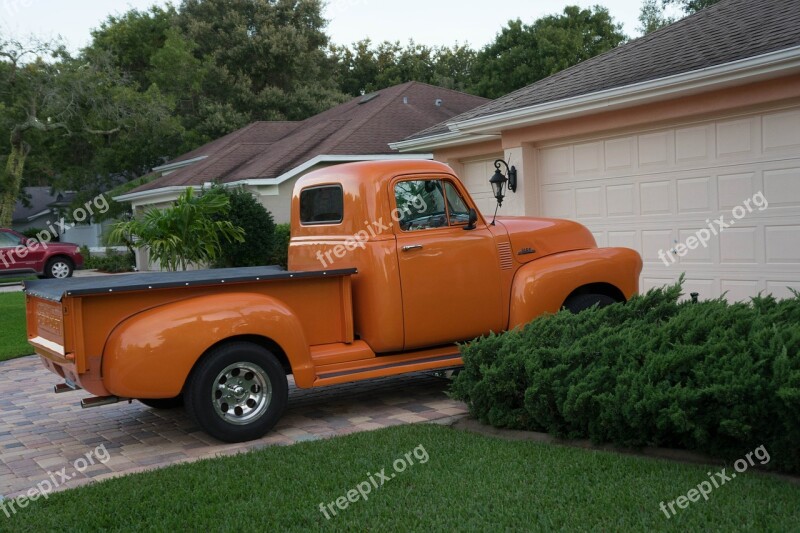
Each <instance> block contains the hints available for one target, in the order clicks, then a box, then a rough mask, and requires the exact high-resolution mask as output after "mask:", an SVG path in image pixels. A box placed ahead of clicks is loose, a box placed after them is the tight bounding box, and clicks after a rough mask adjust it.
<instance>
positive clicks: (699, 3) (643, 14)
mask: <svg viewBox="0 0 800 533" xmlns="http://www.w3.org/2000/svg"><path fill="white" fill-rule="evenodd" d="M719 1H720V0H644V3H643V4H642V8H641V10H640V11H639V23H640V24H641V26H639V28H637V29H638V30H639V31H640V32H641V33H642V35H647V34H649V33H652V32H654V31H656V30H659V29H661V28H663V27H665V26H668V25H670V24H672V23H673V22H675V21H676V20H677V19H676V18H675V17H671V16H668V15H667V9H668V8H670V7H677V8H680V10H681V11H683V13H684V14H686V15H692V14H694V13H697V12H698V11H700V10H701V9H705V8H707V7H710V6H713V5H714V4H716V3H717V2H719Z"/></svg>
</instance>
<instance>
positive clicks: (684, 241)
mask: <svg viewBox="0 0 800 533" xmlns="http://www.w3.org/2000/svg"><path fill="white" fill-rule="evenodd" d="M538 156H539V157H538V165H539V167H538V175H537V179H538V186H539V190H540V195H539V198H540V205H539V212H540V213H541V214H542V215H543V216H547V217H557V218H569V219H574V220H578V221H580V222H582V223H583V224H585V225H587V226H588V227H589V228H590V229H591V231H592V232H593V233H594V234H595V236H596V238H597V242H598V244H599V245H601V246H625V247H630V248H633V249H635V250H638V251H639V252H640V253H641V254H642V256H643V258H644V261H645V267H644V272H643V276H642V288H643V290H647V289H649V288H652V287H656V286H661V285H664V284H666V283H672V282H674V280H676V279H677V278H678V277H679V276H680V274H681V273H682V272H685V273H686V276H687V283H686V285H685V288H686V292H687V293H689V292H699V293H700V294H701V297H704V298H706V297H718V296H720V295H721V294H723V293H727V297H728V299H729V300H731V301H738V300H744V299H747V298H749V297H751V296H754V295H757V294H758V293H760V292H768V293H772V294H774V295H775V296H777V297H786V296H789V295H790V291H789V289H788V287H791V288H793V289H795V290H800V107H797V106H795V107H792V108H783V109H773V110H770V111H767V112H761V113H758V114H751V115H745V116H737V117H726V118H724V119H723V118H720V119H718V120H713V121H705V122H699V123H692V124H681V125H675V126H674V127H669V128H664V129H659V130H654V131H646V132H642V131H637V132H631V133H630V134H627V135H616V136H606V137H598V138H592V139H585V140H581V141H580V142H570V143H562V144H553V145H548V146H541V147H539V149H538Z"/></svg>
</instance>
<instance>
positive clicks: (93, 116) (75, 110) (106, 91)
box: [0, 40, 168, 226]
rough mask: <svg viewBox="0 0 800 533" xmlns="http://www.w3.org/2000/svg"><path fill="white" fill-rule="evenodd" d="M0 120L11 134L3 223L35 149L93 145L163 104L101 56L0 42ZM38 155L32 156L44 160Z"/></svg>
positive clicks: (0, 213) (151, 115)
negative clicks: (133, 86)
mask: <svg viewBox="0 0 800 533" xmlns="http://www.w3.org/2000/svg"><path fill="white" fill-rule="evenodd" d="M0 102H2V113H0V124H1V125H2V128H0V129H2V130H4V131H7V132H9V133H10V135H9V151H8V153H7V155H6V157H5V160H6V161H5V169H4V171H3V173H2V175H0V225H2V226H8V225H10V224H11V218H12V215H13V212H14V206H15V204H16V200H17V198H18V196H19V191H20V188H21V186H22V182H23V177H24V174H25V166H26V162H27V161H28V157H29V156H30V155H31V153H32V150H33V149H34V147H36V148H42V147H43V146H44V144H45V143H47V142H54V143H60V145H61V146H62V147H63V149H64V150H65V151H67V152H68V153H69V154H71V155H72V156H77V157H80V156H82V155H84V154H85V153H86V152H87V151H91V147H90V145H91V144H92V143H107V142H111V140H112V139H114V138H115V137H118V136H121V135H125V134H126V133H129V132H131V131H135V130H137V129H140V128H142V127H143V126H145V125H147V124H152V123H153V122H158V121H159V120H160V119H161V118H163V117H164V116H165V115H166V114H168V110H166V109H164V107H163V106H160V105H158V103H157V102H155V101H154V100H153V99H143V98H140V97H139V96H138V94H137V93H136V91H134V90H131V88H130V84H129V80H127V79H126V78H125V77H123V76H121V75H120V74H119V72H118V71H116V70H115V69H114V68H113V67H111V66H110V65H109V64H108V63H107V62H105V61H102V58H98V60H96V61H87V60H82V59H81V60H79V59H75V58H72V57H71V56H70V55H69V54H68V53H67V52H66V51H65V49H64V48H63V47H62V46H59V45H57V44H53V43H45V42H36V41H34V42H32V43H30V44H23V43H21V42H19V41H16V40H4V41H0ZM46 157H52V154H47V156H45V158H44V159H42V160H40V161H38V163H39V165H43V164H45V163H44V162H43V161H46Z"/></svg>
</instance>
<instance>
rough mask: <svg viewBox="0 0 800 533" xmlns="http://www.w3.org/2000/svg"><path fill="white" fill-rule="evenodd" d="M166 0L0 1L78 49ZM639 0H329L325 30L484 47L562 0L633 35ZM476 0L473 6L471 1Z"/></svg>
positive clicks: (11, 23) (0, 10)
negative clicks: (593, 9) (597, 11)
mask: <svg viewBox="0 0 800 533" xmlns="http://www.w3.org/2000/svg"><path fill="white" fill-rule="evenodd" d="M165 3H166V2H165V1H163V0H72V1H68V0H0V30H1V31H2V32H3V34H5V35H8V34H9V33H10V34H11V35H13V36H15V37H17V38H24V37H27V36H30V35H31V34H33V35H36V36H38V37H43V38H47V39H49V38H54V37H56V36H59V35H60V36H62V37H63V38H64V40H65V41H66V43H67V45H68V46H69V48H70V49H71V50H73V51H77V50H78V49H80V48H81V47H83V46H85V45H86V44H88V43H89V40H90V39H91V34H90V32H91V30H92V28H96V27H98V26H99V25H100V23H101V22H102V21H103V20H105V18H106V17H107V16H108V15H110V14H121V13H124V12H125V11H128V10H129V9H132V8H136V9H146V8H147V7H149V6H151V5H153V4H159V5H164V4H165ZM641 3H642V2H641V0H570V1H566V0H551V1H546V2H543V1H537V0H533V1H531V0H492V1H490V2H481V3H478V2H469V1H464V0H404V1H402V2H396V1H388V0H328V4H327V8H326V18H327V19H328V20H330V24H329V26H328V35H330V36H331V38H332V41H333V42H334V43H336V44H352V43H354V42H356V41H359V40H361V39H364V38H366V37H369V38H371V39H372V40H373V41H376V42H380V41H384V40H389V41H397V40H399V41H401V42H402V43H405V42H407V41H408V40H409V39H414V41H416V42H417V43H420V44H426V45H430V46H434V45H446V46H451V45H453V44H455V43H456V42H458V43H460V44H470V45H471V46H472V47H473V48H481V47H483V46H484V45H486V44H488V43H489V42H491V41H492V40H493V39H494V37H495V35H496V34H497V33H498V32H499V31H500V29H501V28H502V27H503V26H505V24H506V23H507V22H508V21H509V20H511V19H516V18H521V19H522V20H523V21H524V22H527V23H530V22H532V21H534V20H535V19H537V18H539V17H541V16H543V15H548V14H553V13H557V12H561V11H562V10H563V8H564V6H566V5H569V4H577V5H580V6H582V7H588V6H591V5H594V4H601V5H604V6H606V7H607V8H608V9H609V11H610V12H611V15H612V16H613V17H614V18H615V19H616V21H617V22H621V23H622V24H623V26H624V31H625V33H626V34H627V35H628V36H630V37H634V36H636V35H638V32H637V31H636V28H637V26H638V25H639V23H638V20H637V17H638V15H639V8H640V6H641ZM470 4H472V5H473V6H475V7H467V6H469V5H470Z"/></svg>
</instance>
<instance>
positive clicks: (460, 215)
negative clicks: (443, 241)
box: [394, 179, 469, 231]
mask: <svg viewBox="0 0 800 533" xmlns="http://www.w3.org/2000/svg"><path fill="white" fill-rule="evenodd" d="M394 194H395V200H396V203H397V210H398V213H397V214H398V216H399V218H400V220H399V223H400V229H402V230H403V231H421V230H426V229H434V228H443V227H447V226H460V225H464V224H468V223H469V207H467V203H466V202H465V201H464V199H463V198H462V196H461V194H460V193H459V192H458V189H456V187H455V185H453V184H452V183H451V182H449V181H447V180H437V179H430V180H414V181H403V182H400V183H398V184H397V185H396V186H395V189H394Z"/></svg>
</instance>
